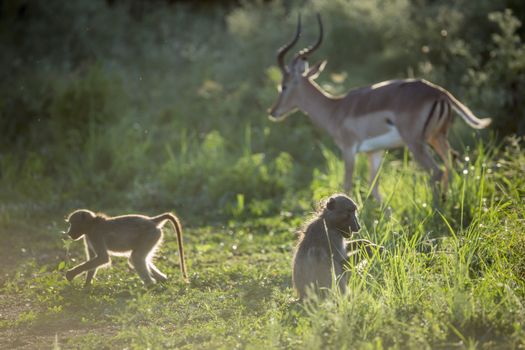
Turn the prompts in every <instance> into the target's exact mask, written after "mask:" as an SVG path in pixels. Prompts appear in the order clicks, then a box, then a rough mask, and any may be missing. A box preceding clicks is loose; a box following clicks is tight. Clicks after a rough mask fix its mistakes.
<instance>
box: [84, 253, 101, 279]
mask: <svg viewBox="0 0 525 350" xmlns="http://www.w3.org/2000/svg"><path fill="white" fill-rule="evenodd" d="M86 254H87V257H88V260H91V259H93V258H94V257H95V255H96V254H95V251H94V250H93V249H91V248H89V247H87V248H86ZM97 269H98V267H95V268H94V269H91V270H88V272H87V274H86V281H85V282H84V287H87V286H89V285H90V284H91V281H92V280H93V277H95V275H96V274H97Z"/></svg>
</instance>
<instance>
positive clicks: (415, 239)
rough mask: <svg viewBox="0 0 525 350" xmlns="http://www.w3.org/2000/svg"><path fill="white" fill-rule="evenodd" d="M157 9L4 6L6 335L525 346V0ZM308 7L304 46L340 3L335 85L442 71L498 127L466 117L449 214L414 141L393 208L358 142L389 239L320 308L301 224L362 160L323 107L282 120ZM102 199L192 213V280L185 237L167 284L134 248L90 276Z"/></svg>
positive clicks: (364, 190)
mask: <svg viewBox="0 0 525 350" xmlns="http://www.w3.org/2000/svg"><path fill="white" fill-rule="evenodd" d="M137 3H138V2H135V1H129V2H126V1H106V2H103V1H89V2H87V1H84V2H80V1H78V2H75V1H70V2H59V1H46V2H43V1H35V2H29V3H25V2H23V1H8V2H1V3H0V42H1V43H2V47H3V49H2V55H0V66H1V67H2V69H1V70H0V78H1V79H0V132H1V134H2V138H0V239H1V240H2V244H0V274H1V275H0V276H1V277H0V347H2V348H15V347H22V348H41V347H55V348H76V347H78V348H94V349H95V348H96V349H99V348H105V347H106V348H224V349H226V348H227V349H230V348H263V347H264V348H299V347H301V348H312V349H314V348H315V349H318V348H334V349H348V348H359V349H382V348H398V349H399V348H416V347H423V348H519V347H523V346H524V345H525V330H524V329H523V324H524V323H525V309H524V307H523V300H524V296H525V295H524V287H525V285H524V283H523V278H524V276H525V239H524V238H523V235H522V231H523V220H524V217H525V203H524V200H523V198H524V195H525V179H524V178H523V175H522V174H523V173H524V171H525V168H524V166H525V153H524V152H523V148H522V147H523V143H522V142H521V141H520V139H519V138H517V137H514V136H511V137H504V136H505V135H507V134H511V135H512V134H515V133H517V134H523V133H524V124H523V123H524V120H525V119H524V118H523V115H524V114H525V105H524V104H523V103H524V102H523V98H522V96H523V92H524V90H525V89H524V84H525V78H524V77H525V74H524V70H525V50H524V49H523V39H522V38H523V30H524V29H523V26H521V22H520V18H522V17H523V14H524V12H525V7H523V5H522V4H521V2H516V1H510V0H509V1H488V0H483V1H476V2H475V4H474V3H473V2H470V1H439V2H435V1H407V0H395V1H388V2H385V1H380V0H371V1H367V2H360V1H339V0H337V1H322V0H315V1H309V2H307V3H306V5H305V4H303V3H302V2H296V1H289V2H282V3H281V2H242V3H241V4H240V5H239V4H236V3H235V2H225V4H222V5H221V4H215V5H213V4H206V5H202V6H195V5H189V4H184V3H178V2H175V4H171V5H170V4H168V3H164V2H162V1H157V2H145V3H144V5H143V6H142V7H137ZM299 10H300V11H301V13H302V14H303V17H304V23H305V25H304V26H305V34H304V36H303V38H304V39H303V40H304V41H301V43H302V44H303V45H307V44H309V43H310V42H309V40H313V38H315V36H316V35H317V33H316V30H317V28H316V26H315V25H313V24H314V23H315V22H314V20H313V14H314V13H316V12H320V13H321V14H322V16H323V20H324V23H325V27H326V33H325V42H324V44H323V46H322V47H321V49H320V50H319V53H316V57H314V59H321V58H328V67H327V70H326V73H324V74H323V75H322V76H321V77H320V79H319V82H320V83H321V84H322V85H323V87H324V88H326V89H327V90H329V91H331V92H333V93H341V92H343V91H346V90H348V89H350V88H352V87H356V86H360V85H363V84H369V83H374V82H377V81H381V80H386V79H391V78H400V77H411V76H417V77H423V78H426V79H428V80H431V81H434V82H436V83H439V84H440V85H443V86H445V87H446V88H447V89H449V90H450V91H452V92H453V93H454V94H455V95H456V96H458V97H459V98H460V99H461V100H462V101H464V102H465V103H466V104H467V105H469V106H470V107H471V108H472V109H473V110H474V111H475V112H476V114H478V115H479V116H481V117H485V116H490V117H493V118H494V120H495V123H494V127H493V128H492V130H493V133H492V135H489V134H488V133H482V134H479V133H474V132H473V131H472V130H471V129H468V128H467V127H465V126H464V125H463V123H462V122H458V123H456V125H455V128H454V130H453V132H452V133H451V134H452V135H451V141H452V143H453V144H455V145H456V148H458V149H459V150H460V153H461V155H462V156H461V158H460V162H459V163H460V164H458V165H457V166H456V169H455V172H454V174H453V176H452V181H451V185H450V188H449V190H448V192H447V193H446V197H447V200H446V202H444V204H443V206H442V208H441V211H439V212H438V211H434V210H433V208H432V207H431V205H430V203H431V191H430V189H429V188H428V185H427V184H428V181H427V179H426V177H427V175H426V174H425V173H423V172H421V171H420V170H418V168H417V166H416V165H415V164H414V163H413V162H412V160H411V159H410V156H409V154H408V153H407V152H406V151H405V152H403V151H393V152H391V153H389V154H388V156H387V159H386V160H385V162H384V163H383V164H382V168H381V178H382V179H381V184H380V187H381V191H382V193H383V194H384V197H385V199H386V203H385V204H384V205H383V206H380V205H378V204H377V203H376V202H374V201H373V199H372V198H371V197H370V190H369V186H368V184H367V183H366V181H364V179H366V178H367V169H366V162H365V159H358V163H357V169H356V176H355V180H356V188H355V189H354V191H353V193H352V196H353V197H354V198H355V199H356V201H357V202H358V204H359V207H360V220H361V222H362V226H363V230H362V232H361V235H362V237H363V238H368V239H370V240H372V241H374V242H377V243H380V244H382V245H384V246H385V249H386V253H385V254H384V255H377V256H374V257H372V258H371V259H370V260H369V261H368V262H367V264H364V265H360V266H359V267H355V268H353V269H352V270H351V271H350V272H349V275H350V278H349V293H348V295H346V296H341V295H337V293H335V292H334V294H333V296H331V297H330V298H328V299H327V300H324V301H313V302H311V303H306V304H300V303H298V302H296V301H295V297H294V293H293V291H292V289H291V268H290V262H291V252H292V250H293V245H294V241H295V239H296V231H297V229H298V228H299V227H300V225H301V223H302V222H303V221H304V220H305V218H306V217H307V216H308V215H309V212H310V211H311V210H312V208H313V207H314V206H315V204H316V203H317V202H318V201H319V200H320V199H321V198H323V197H325V196H327V195H329V194H331V193H333V192H336V191H341V183H342V168H343V165H342V162H341V160H340V155H339V152H338V151H337V150H336V149H335V145H334V144H333V142H331V140H329V139H328V138H327V137H326V136H325V135H323V134H322V133H321V132H320V131H319V130H318V129H316V128H315V127H313V126H312V125H311V123H309V122H308V121H307V120H306V118H305V117H303V116H300V115H299V113H298V114H297V115H294V116H291V117H290V118H289V119H287V121H286V122H284V123H280V124H275V123H271V122H269V121H268V119H267V118H266V112H265V110H266V108H268V107H269V106H270V105H271V103H272V102H273V100H274V99H275V97H276V92H275V85H276V84H277V83H278V81H279V79H280V74H279V70H278V69H277V68H276V67H275V57H274V52H275V50H276V48H278V47H279V46H280V45H281V44H282V43H283V42H284V41H286V40H287V39H289V37H290V36H291V35H292V31H293V28H294V24H295V21H296V14H297V13H298V11H299ZM400 18H402V19H403V20H400ZM386 206H390V207H391V208H392V214H391V216H386V215H385V214H384V213H385V210H384V209H385V207H386ZM79 207H87V208H90V209H93V210H100V211H104V212H107V213H108V214H110V215H112V214H120V213H126V212H141V213H144V214H157V213H159V212H162V211H168V210H169V211H174V212H176V213H177V214H178V215H180V217H181V218H182V221H183V224H184V227H185V247H186V249H187V257H188V263H189V271H190V280H191V282H190V284H188V285H186V284H184V283H183V282H182V280H181V279H180V276H179V271H178V266H177V264H178V258H177V256H176V253H175V252H176V241H175V239H174V235H173V233H172V232H171V231H170V230H166V231H167V232H166V242H165V245H164V246H163V248H162V250H161V252H160V254H159V257H158V259H157V260H158V265H159V267H160V268H161V269H162V270H163V271H167V272H168V274H169V275H170V280H169V282H168V283H167V284H165V285H162V286H158V287H157V288H154V289H152V290H146V289H144V288H143V287H142V285H141V283H140V280H139V278H138V277H137V276H136V275H135V274H133V273H130V272H129V271H128V267H127V265H126V262H125V261H124V259H118V258H115V259H114V260H113V265H114V266H113V267H112V268H111V269H105V270H103V271H101V272H100V273H99V274H98V275H97V279H96V281H95V284H94V285H93V287H92V288H90V289H87V290H84V289H82V287H81V285H82V283H81V282H82V281H80V280H78V281H77V280H75V282H74V283H73V284H68V283H67V282H66V281H65V279H64V277H63V275H64V271H65V270H66V269H68V268H69V267H71V266H72V265H74V264H76V263H78V262H79V261H80V260H82V259H83V258H84V257H83V251H82V247H81V244H80V243H78V242H70V241H68V240H66V239H65V238H64V237H62V236H61V235H60V234H59V232H60V231H62V230H64V229H65V224H64V223H63V217H64V216H65V215H66V214H67V213H68V212H70V211H71V210H73V209H76V208H79Z"/></svg>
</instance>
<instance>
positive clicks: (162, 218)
mask: <svg viewBox="0 0 525 350" xmlns="http://www.w3.org/2000/svg"><path fill="white" fill-rule="evenodd" d="M166 220H167V221H170V222H171V223H172V225H173V227H174V228H175V231H176V232H177V243H178V245H179V260H180V271H181V272H182V277H184V280H185V281H186V283H187V282H188V272H187V271H186V262H185V259H184V244H183V242H182V226H181V224H180V221H179V219H178V218H177V217H176V216H175V215H173V214H172V213H164V214H161V215H159V216H155V217H153V218H151V221H153V222H157V223H159V224H161V223H163V222H165V221H166Z"/></svg>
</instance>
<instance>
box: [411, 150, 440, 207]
mask: <svg viewBox="0 0 525 350" xmlns="http://www.w3.org/2000/svg"><path fill="white" fill-rule="evenodd" d="M408 149H409V150H410V151H411V152H412V154H413V155H414V158H415V159H416V161H417V162H418V163H419V164H420V165H421V166H422V167H423V169H425V170H426V171H428V172H429V173H430V185H431V187H432V193H433V203H434V207H436V208H437V207H438V206H439V190H438V187H437V186H436V183H437V182H439V180H440V179H441V177H442V175H443V172H442V171H441V169H439V166H438V165H437V164H436V162H435V161H434V159H433V158H432V156H431V155H430V154H429V153H428V149H427V145H426V144H425V143H419V142H418V143H410V144H408Z"/></svg>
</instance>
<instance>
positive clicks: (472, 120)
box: [448, 93, 492, 129]
mask: <svg viewBox="0 0 525 350" xmlns="http://www.w3.org/2000/svg"><path fill="white" fill-rule="evenodd" d="M448 98H449V100H450V103H451V104H452V108H453V109H454V110H455V111H456V112H458V114H459V115H460V116H461V118H463V120H464V121H465V122H466V123H467V124H468V125H470V126H471V127H473V128H474V129H483V128H486V127H487V126H489V125H490V123H491V122H492V119H490V118H483V119H479V118H478V117H476V116H475V115H474V113H472V111H471V110H470V109H469V108H468V107H467V106H465V105H464V104H463V103H461V102H459V101H458V100H457V99H456V98H455V97H454V96H452V94H450V93H449V94H448Z"/></svg>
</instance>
